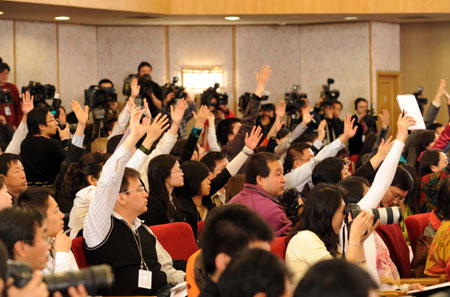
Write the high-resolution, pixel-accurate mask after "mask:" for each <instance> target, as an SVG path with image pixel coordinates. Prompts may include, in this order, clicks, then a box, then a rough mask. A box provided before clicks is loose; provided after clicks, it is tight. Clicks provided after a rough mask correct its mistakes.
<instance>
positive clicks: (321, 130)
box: [317, 120, 327, 141]
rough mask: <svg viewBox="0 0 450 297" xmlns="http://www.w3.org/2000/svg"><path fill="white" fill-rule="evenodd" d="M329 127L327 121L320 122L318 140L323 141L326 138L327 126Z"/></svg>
mask: <svg viewBox="0 0 450 297" xmlns="http://www.w3.org/2000/svg"><path fill="white" fill-rule="evenodd" d="M326 125H327V121H326V120H322V121H320V124H319V127H317V139H318V140H319V141H323V140H324V138H325V126H326Z"/></svg>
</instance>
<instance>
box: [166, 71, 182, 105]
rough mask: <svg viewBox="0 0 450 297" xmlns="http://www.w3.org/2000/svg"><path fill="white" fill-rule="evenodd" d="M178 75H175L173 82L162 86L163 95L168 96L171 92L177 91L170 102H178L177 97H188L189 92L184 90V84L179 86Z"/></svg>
mask: <svg viewBox="0 0 450 297" xmlns="http://www.w3.org/2000/svg"><path fill="white" fill-rule="evenodd" d="M177 82H178V76H174V77H173V79H172V83H167V84H165V85H164V86H163V87H162V97H163V98H166V96H167V94H169V93H170V92H174V93H175V97H174V100H172V101H171V102H169V104H173V103H175V102H176V99H183V98H184V99H186V97H187V93H186V92H185V91H184V87H183V86H177Z"/></svg>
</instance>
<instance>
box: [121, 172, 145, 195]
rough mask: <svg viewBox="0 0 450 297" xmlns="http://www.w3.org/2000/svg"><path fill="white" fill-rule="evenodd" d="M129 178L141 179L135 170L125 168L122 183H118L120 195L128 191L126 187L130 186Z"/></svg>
mask: <svg viewBox="0 0 450 297" xmlns="http://www.w3.org/2000/svg"><path fill="white" fill-rule="evenodd" d="M130 178H135V179H138V180H139V179H140V178H141V175H140V173H139V171H137V170H136V169H133V168H128V167H125V172H124V173H123V177H122V182H121V183H120V193H122V192H125V191H127V190H128V186H129V185H130Z"/></svg>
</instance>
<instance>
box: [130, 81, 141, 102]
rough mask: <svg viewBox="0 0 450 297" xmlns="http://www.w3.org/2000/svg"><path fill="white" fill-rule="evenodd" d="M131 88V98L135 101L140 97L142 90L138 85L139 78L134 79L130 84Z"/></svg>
mask: <svg viewBox="0 0 450 297" xmlns="http://www.w3.org/2000/svg"><path fill="white" fill-rule="evenodd" d="M130 87H131V95H130V98H131V99H132V100H134V99H135V98H136V97H137V96H139V92H140V90H141V86H139V85H138V79H137V77H133V78H132V79H131V82H130Z"/></svg>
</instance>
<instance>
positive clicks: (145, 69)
mask: <svg viewBox="0 0 450 297" xmlns="http://www.w3.org/2000/svg"><path fill="white" fill-rule="evenodd" d="M152 70H153V67H152V65H151V64H150V63H148V62H145V61H143V62H141V63H140V64H139V66H138V79H139V78H142V77H144V76H146V75H147V76H150V75H151V73H152ZM150 79H151V76H150ZM152 85H153V87H152V91H151V92H149V93H147V94H145V96H144V97H145V98H146V99H147V101H148V107H149V108H150V112H151V114H152V117H155V116H156V115H157V113H158V112H159V110H160V109H161V108H162V106H163V101H166V102H167V101H169V100H170V98H164V100H163V98H162V91H161V87H160V86H159V85H158V84H157V83H155V82H152Z"/></svg>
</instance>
